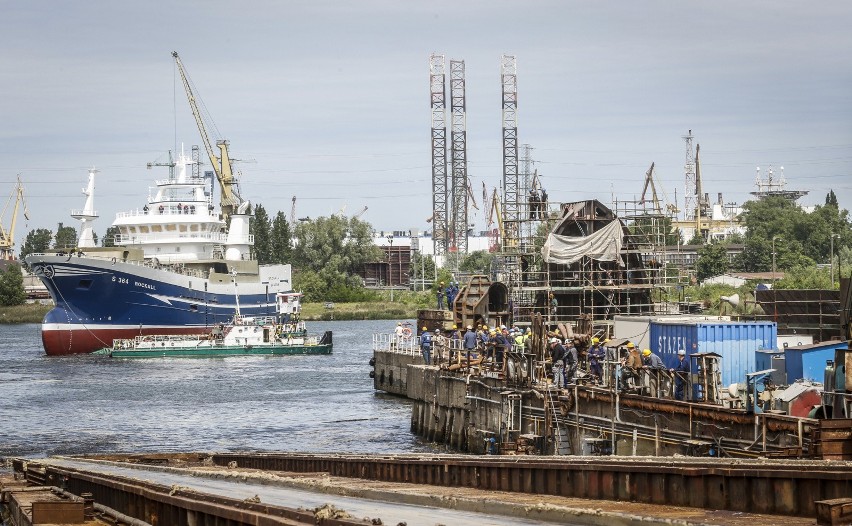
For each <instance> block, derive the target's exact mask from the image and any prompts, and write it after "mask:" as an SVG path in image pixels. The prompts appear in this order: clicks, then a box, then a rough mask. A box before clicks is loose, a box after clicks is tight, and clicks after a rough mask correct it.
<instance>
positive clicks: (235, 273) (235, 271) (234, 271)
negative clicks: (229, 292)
mask: <svg viewBox="0 0 852 526" xmlns="http://www.w3.org/2000/svg"><path fill="white" fill-rule="evenodd" d="M231 278H232V279H233V281H234V297H235V298H236V299H237V316H238V317H239V316H240V293H239V292H237V269H233V270H231Z"/></svg>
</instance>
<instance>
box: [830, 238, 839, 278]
mask: <svg viewBox="0 0 852 526" xmlns="http://www.w3.org/2000/svg"><path fill="white" fill-rule="evenodd" d="M834 238H838V239H840V234H831V259H830V260H829V264H830V265H831V266H830V267H829V269H830V270H829V272H831V288H832V289H834Z"/></svg>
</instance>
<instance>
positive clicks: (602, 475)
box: [212, 453, 852, 517]
mask: <svg viewBox="0 0 852 526" xmlns="http://www.w3.org/2000/svg"><path fill="white" fill-rule="evenodd" d="M212 458H213V462H214V463H215V464H217V465H221V466H227V465H229V464H230V463H232V462H234V463H236V465H237V466H238V467H240V468H251V469H260V470H270V471H288V472H300V473H306V472H328V473H329V474H330V475H333V476H340V477H354V478H363V479H371V480H381V481H386V482H406V483H415V484H433V485H440V486H464V487H474V488H480V489H483V490H494V491H509V492H519V493H533V494H548V495H560V496H564V497H582V498H589V499H603V500H630V501H636V502H643V503H649V504H667V505H673V506H690V507H697V508H710V509H724V510H731V511H748V512H754V513H768V514H785V515H798V516H807V517H814V516H816V507H815V504H814V502H815V501H818V500H826V499H834V498H841V497H847V496H852V476H850V475H852V473H850V470H849V469H848V468H846V467H845V466H837V465H830V464H826V463H818V462H807V463H805V464H799V465H797V463H794V462H787V463H781V462H777V461H753V462H752V461H742V460H738V461H735V462H734V461H726V460H725V459H708V460H697V459H685V460H674V459H665V460H649V459H647V458H643V459H636V460H632V459H630V458H623V459H600V460H598V459H594V460H589V459H588V457H586V458H582V459H576V458H574V459H561V458H558V457H557V458H554V457H547V458H542V457H525V458H523V459H520V458H519V457H517V456H513V457H486V458H483V457H469V456H467V457H466V456H452V455H442V456H434V457H431V456H430V457H416V456H383V457H378V458H375V457H368V456H361V455H351V456H348V455H347V456H328V455H310V454H227V453H221V454H214V455H213V456H212ZM230 465H231V466H233V464H230Z"/></svg>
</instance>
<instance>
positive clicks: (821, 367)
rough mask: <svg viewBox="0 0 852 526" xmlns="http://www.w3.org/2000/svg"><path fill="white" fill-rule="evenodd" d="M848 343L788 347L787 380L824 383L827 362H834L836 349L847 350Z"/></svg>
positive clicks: (785, 351)
mask: <svg viewBox="0 0 852 526" xmlns="http://www.w3.org/2000/svg"><path fill="white" fill-rule="evenodd" d="M845 348H846V342H839V341H836V342H822V343H815V344H813V345H800V346H796V347H787V348H786V349H785V350H784V354H785V355H786V356H787V380H788V381H789V382H790V383H793V382H795V381H796V380H799V379H802V378H804V379H806V380H814V381H816V382H820V383H822V382H823V381H824V379H825V362H826V360H832V361H833V360H834V351H835V349H845Z"/></svg>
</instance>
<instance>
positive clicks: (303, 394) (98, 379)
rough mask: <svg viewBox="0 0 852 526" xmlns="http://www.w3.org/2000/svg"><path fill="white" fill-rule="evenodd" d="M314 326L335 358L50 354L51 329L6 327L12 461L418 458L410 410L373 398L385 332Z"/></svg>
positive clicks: (1, 351)
mask: <svg viewBox="0 0 852 526" xmlns="http://www.w3.org/2000/svg"><path fill="white" fill-rule="evenodd" d="M395 326H396V323H395V322H392V321H339V322H313V323H312V324H310V326H309V329H310V330H311V332H315V333H321V332H322V331H324V330H332V331H334V351H333V353H332V354H331V355H329V356H281V357H260V356H247V357H234V358H209V359H205V358H193V359H187V358H183V359H179V358H152V359H116V358H107V357H103V356H91V355H79V356H68V357H48V356H46V355H45V354H44V351H43V350H42V348H41V336H40V333H39V325H36V324H34V325H0V457H2V456H36V457H38V456H48V455H54V454H79V453H105V452H137V451H139V452H148V451H169V452H171V451H247V450H258V451H303V452H314V453H316V452H339V453H418V452H429V451H434V450H435V447H434V446H431V445H429V444H427V443H425V442H423V441H421V440H420V439H419V438H417V437H416V436H414V435H412V434H411V432H410V431H409V418H410V403H409V402H408V401H407V400H405V399H403V398H399V397H394V396H390V395H386V394H381V393H377V392H375V391H373V383H372V379H371V378H369V376H368V375H369V372H370V370H371V368H370V366H369V364H368V361H369V359H370V358H371V357H372V349H371V342H372V340H371V337H372V334H373V333H374V332H379V331H387V332H391V331H392V330H393V329H394V327H395Z"/></svg>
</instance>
